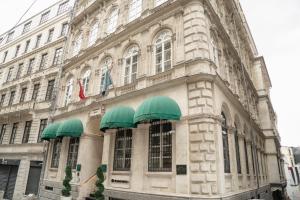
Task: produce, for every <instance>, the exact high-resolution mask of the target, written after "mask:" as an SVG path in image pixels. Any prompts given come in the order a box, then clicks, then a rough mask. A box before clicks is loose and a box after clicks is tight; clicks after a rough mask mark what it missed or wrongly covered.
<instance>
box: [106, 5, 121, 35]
mask: <svg viewBox="0 0 300 200" xmlns="http://www.w3.org/2000/svg"><path fill="white" fill-rule="evenodd" d="M118 17H119V9H117V8H114V9H113V10H112V11H111V13H110V16H109V18H108V24H107V31H106V32H107V34H111V33H113V32H115V30H116V29H117V24H118Z"/></svg>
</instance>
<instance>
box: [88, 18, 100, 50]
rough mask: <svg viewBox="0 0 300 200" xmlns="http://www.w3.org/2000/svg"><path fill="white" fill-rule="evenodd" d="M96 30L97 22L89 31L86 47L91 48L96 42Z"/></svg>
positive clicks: (97, 28) (97, 27)
mask: <svg viewBox="0 0 300 200" xmlns="http://www.w3.org/2000/svg"><path fill="white" fill-rule="evenodd" d="M98 30H99V25H98V22H95V23H94V24H93V26H92V27H91V30H90V34H89V42H88V46H92V45H93V44H94V43H95V42H96V40H97V36H98Z"/></svg>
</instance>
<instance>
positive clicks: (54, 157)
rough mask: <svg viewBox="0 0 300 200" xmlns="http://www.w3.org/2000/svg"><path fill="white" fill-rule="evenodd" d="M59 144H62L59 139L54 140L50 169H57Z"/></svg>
mask: <svg viewBox="0 0 300 200" xmlns="http://www.w3.org/2000/svg"><path fill="white" fill-rule="evenodd" d="M61 144H62V139H61V138H58V139H55V140H54V143H53V149H52V158H51V168H58V165H59V157H60V151H61Z"/></svg>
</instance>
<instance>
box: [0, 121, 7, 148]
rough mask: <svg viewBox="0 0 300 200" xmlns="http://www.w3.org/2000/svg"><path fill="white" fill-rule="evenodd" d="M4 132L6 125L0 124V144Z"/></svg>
mask: <svg viewBox="0 0 300 200" xmlns="http://www.w3.org/2000/svg"><path fill="white" fill-rule="evenodd" d="M5 132H6V124H2V126H1V131H0V144H2V141H3V137H4V135H5Z"/></svg>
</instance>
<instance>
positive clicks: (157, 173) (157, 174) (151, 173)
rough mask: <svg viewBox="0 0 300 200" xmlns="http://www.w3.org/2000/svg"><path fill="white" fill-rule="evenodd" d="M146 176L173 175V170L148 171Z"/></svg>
mask: <svg viewBox="0 0 300 200" xmlns="http://www.w3.org/2000/svg"><path fill="white" fill-rule="evenodd" d="M145 175H146V176H158V177H162V176H163V177H172V175H173V172H146V173H145Z"/></svg>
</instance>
